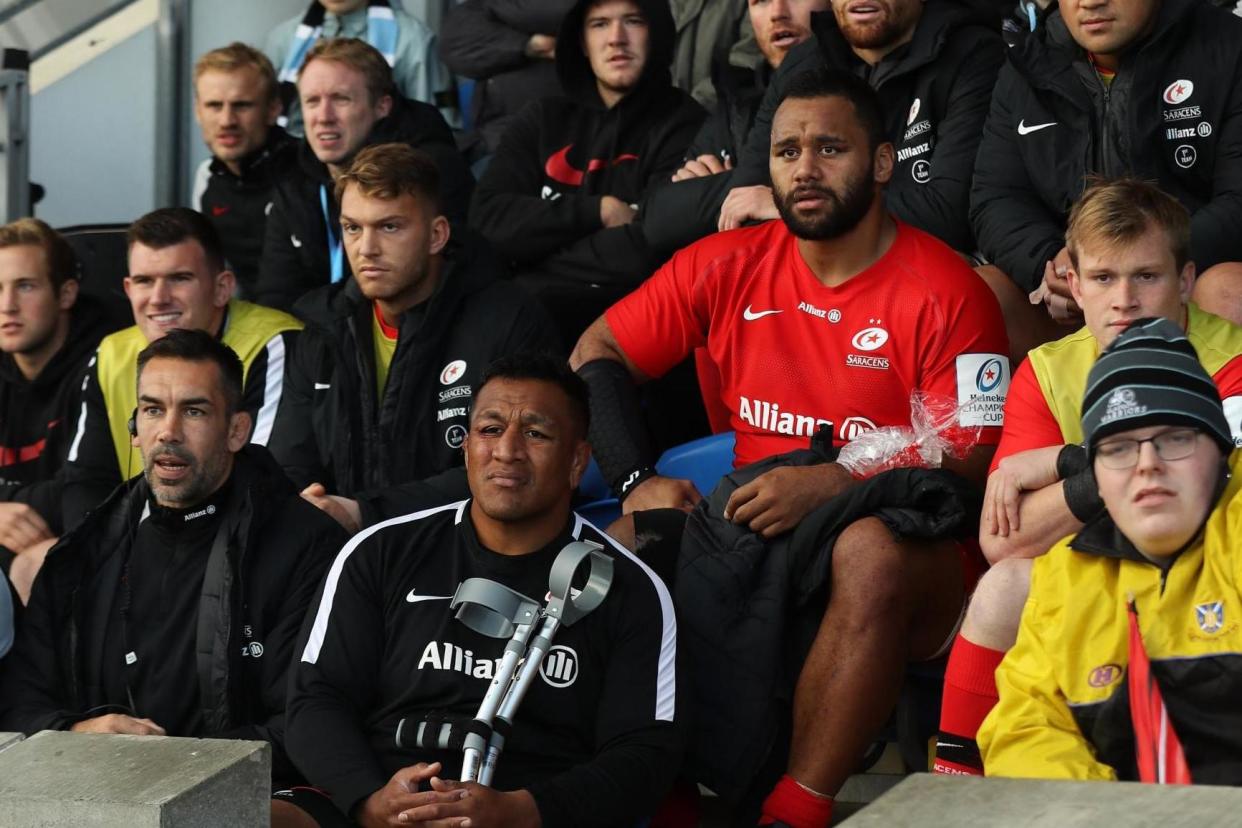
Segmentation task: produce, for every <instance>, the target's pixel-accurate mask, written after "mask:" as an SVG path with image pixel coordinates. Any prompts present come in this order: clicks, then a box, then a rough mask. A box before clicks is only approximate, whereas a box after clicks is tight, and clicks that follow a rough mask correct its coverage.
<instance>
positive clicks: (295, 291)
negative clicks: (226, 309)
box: [254, 97, 474, 311]
mask: <svg viewBox="0 0 1242 828" xmlns="http://www.w3.org/2000/svg"><path fill="white" fill-rule="evenodd" d="M394 142H400V143H406V144H409V145H410V146H412V147H414V148H415V149H418V150H422V151H423V152H425V153H427V154H428V155H429V156H431V159H432V160H433V161H435V163H436V167H438V168H439V171H440V199H441V209H442V211H443V213H444V215H446V216H447V217H448V218H449V220H450V221H452V222H458V221H461V220H464V219H465V216H466V208H467V205H468V204H469V203H470V191H471V190H472V188H473V187H474V178H473V176H471V175H470V170H469V168H467V167H466V162H465V160H464V159H463V158H462V157H461V154H460V153H458V152H457V145H456V144H455V143H454V142H453V133H452V131H451V130H449V127H448V124H446V123H445V122H444V117H443V116H442V115H441V114H440V112H439V110H437V109H436V108H435V107H434V106H431V105H430V104H425V103H422V102H421V101H410V100H406V99H405V98H401V97H394V98H393V108H392V112H390V113H389V114H388V115H387V116H385V117H384V118H381V119H380V120H379V121H377V122H376V123H375V126H374V128H372V130H371V135H370V136H369V137H368V138H367V140H366V143H365V144H363V146H373V145H375V144H387V143H394ZM292 155H293V157H292V158H291V159H290V161H289V163H287V164H286V165H285V166H284V168H283V169H282V170H281V171H280V172H279V174H277V175H276V186H275V187H274V188H273V190H272V212H271V214H270V215H269V216H268V218H267V229H266V231H265V237H264V240H263V257H262V260H261V261H260V263H259V281H258V283H257V285H256V287H255V299H254V301H255V302H257V303H258V304H260V305H267V306H269V307H273V308H279V309H280V310H283V311H292V309H293V305H294V303H295V302H296V301H297V300H298V298H299V297H301V296H303V295H304V294H306V293H307V292H308V291H311V290H313V289H315V288H317V287H320V286H321V285H326V284H328V283H329V282H330V281H331V274H332V266H331V259H330V257H329V253H328V235H327V223H326V222H325V220H324V214H323V205H322V203H321V201H320V188H321V187H322V188H324V192H325V194H326V196H327V204H328V219H329V220H330V221H331V224H332V229H333V232H335V233H337V234H338V238H339V234H340V215H341V211H340V205H338V204H337V203H336V198H335V197H334V194H333V193H334V190H333V183H332V176H331V175H330V174H329V172H328V167H327V165H326V164H324V163H323V162H322V161H320V160H319V159H318V158H316V157H315V153H314V152H313V151H312V150H311V148H310V144H308V143H307V142H306V141H305V140H303V141H302V143H301V144H300V145H299V146H298V149H297V152H296V153H293V154H292ZM344 266H345V273H344V276H345V278H346V279H347V278H348V277H349V261H348V260H345V261H344Z"/></svg>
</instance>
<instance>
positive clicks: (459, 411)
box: [436, 407, 466, 423]
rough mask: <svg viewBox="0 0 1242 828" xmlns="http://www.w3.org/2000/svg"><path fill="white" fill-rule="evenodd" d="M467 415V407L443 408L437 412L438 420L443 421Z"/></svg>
mask: <svg viewBox="0 0 1242 828" xmlns="http://www.w3.org/2000/svg"><path fill="white" fill-rule="evenodd" d="M464 416H466V409H465V408H464V407H462V408H441V409H440V410H439V411H437V412H436V422H438V423H442V422H444V421H445V420H451V419H453V418H454V417H464Z"/></svg>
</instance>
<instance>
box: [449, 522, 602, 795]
mask: <svg viewBox="0 0 1242 828" xmlns="http://www.w3.org/2000/svg"><path fill="white" fill-rule="evenodd" d="M602 550H603V547H602V546H600V545H599V544H597V543H591V542H589V541H574V542H573V543H570V544H568V545H566V546H565V548H564V549H562V550H561V551H560V552H559V553H558V554H557V556H556V560H554V561H553V562H552V571H551V573H550V575H549V577H548V593H549V595H550V598H549V600H548V603H547V606H545V607H543V608H542V610H541V611H540V612H539V613H538V616H537V617H531V616H528V615H527V613H528V611H529V604H530V603H533V602H531V600H530V599H529V598H526V597H525V596H522V595H521V594H520V593H517V592H514V591H513V590H511V589H509V588H508V587H505V586H502V585H500V584H498V583H496V582H495V581H489V580H487V579H485V578H471V579H469V580H466V581H463V582H462V584H461V586H459V587H458V588H457V593H456V594H455V595H454V596H453V606H454V607H455V608H457V619H458V620H459V621H461V622H462V623H463V624H465V625H466V626H467V627H469V628H470V629H472V630H474V631H475V632H477V633H480V634H482V635H488V636H491V637H493V638H504V637H505V636H506V635H510V636H512V637H511V638H510V639H509V643H508V644H506V645H505V652H504V656H503V657H502V659H501V663H500V669H499V670H497V672H496V676H495V677H494V678H493V679H492V683H491V685H489V687H488V689H487V694H486V695H485V696H484V697H483V702H482V704H480V705H479V711H478V713H477V714H475V717H474V721H473V722H471V724H470V728H469V731H468V733H467V734H466V737H465V742H464V747H463V750H464V753H465V756H464V758H463V760H462V767H461V780H462V781H463V782H479V783H480V784H482V785H490V784H491V781H492V777H493V776H494V775H495V772H496V763H497V762H498V761H499V759H500V753H501V751H502V750H503V749H504V743H505V734H506V733H507V732H508V730H509V728H510V726H511V725H512V724H513V717H514V714H516V713H517V709H518V705H520V704H521V703H522V699H523V698H524V697H525V696H526V691H527V690H528V689H529V688H530V683H531V682H532V681H533V680H534V678H535V675H536V674H538V672H539V667H540V665H541V664H542V662H543V657H544V656H545V655H547V652H548V650H549V649H550V648H551V646H552V637H553V636H554V635H555V634H556V630H557V629H558V628H559V627H560V626H561V625H562V624H563V625H565V626H570V625H572V624H574V623H575V622H577V621H579V620H580V619H581V618H582V617H583V616H585V615H587V614H588V613H589V612H591V611H592V610H594V609H595V608H596V607H598V606H599V605H600V604H601V603H602V602H603V600H604V598H605V597H606V596H607V595H608V588H609V587H610V586H611V585H612V574H613V563H612V558H610V557H608V556H607V555H605V554H604V553H603V551H602ZM584 563H586V564H587V565H588V566H589V571H588V574H587V578H586V583H585V584H584V585H583V587H582V589H581V590H577V589H574V588H573V583H574V579H575V576H576V575H577V574H578V572H579V570H580V569H581V567H582V565H583V564H584ZM535 606H536V608H537V607H538V605H537V604H536V605H535ZM532 631H535V632H534V636H533V639H532ZM519 661H520V662H521V663H520V664H519Z"/></svg>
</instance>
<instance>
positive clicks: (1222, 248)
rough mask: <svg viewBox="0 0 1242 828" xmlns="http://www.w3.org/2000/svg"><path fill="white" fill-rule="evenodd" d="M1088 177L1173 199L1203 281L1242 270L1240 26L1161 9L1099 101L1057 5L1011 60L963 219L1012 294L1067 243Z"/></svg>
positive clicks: (1223, 18)
mask: <svg viewBox="0 0 1242 828" xmlns="http://www.w3.org/2000/svg"><path fill="white" fill-rule="evenodd" d="M1093 173H1095V174H1103V175H1106V176H1110V177H1112V176H1117V175H1122V174H1130V175H1135V176H1138V177H1139V178H1143V179H1149V180H1153V181H1155V182H1157V183H1158V184H1159V185H1160V188H1161V189H1163V190H1164V191H1165V192H1167V193H1169V194H1170V195H1173V196H1174V197H1176V198H1177V199H1178V200H1179V201H1181V202H1182V204H1183V205H1185V206H1186V208H1187V209H1188V210H1189V211H1190V213H1191V224H1190V237H1191V239H1190V241H1191V243H1190V252H1191V257H1192V258H1193V259H1194V261H1195V263H1196V264H1197V265H1198V266H1199V269H1200V270H1203V269H1206V268H1208V267H1210V266H1212V265H1214V264H1217V263H1218V262H1223V261H1238V260H1242V20H1239V19H1238V18H1237V17H1235V16H1234V15H1232V14H1230V13H1229V12H1227V11H1224V10H1222V9H1218V8H1215V7H1214V6H1211V5H1210V4H1208V3H1204V2H1202V0H1164V2H1163V3H1161V4H1160V7H1159V12H1158V17H1157V20H1156V23H1155V27H1154V29H1153V31H1152V33H1151V34H1149V35H1148V36H1147V37H1146V38H1144V39H1143V41H1142V42H1141V43H1139V44H1138V46H1137V47H1136V48H1134V49H1132V50H1130V51H1129V52H1128V53H1126V54H1125V55H1124V56H1123V57H1122V59H1121V65H1120V68H1119V71H1118V72H1117V77H1116V79H1115V80H1114V81H1113V82H1112V85H1111V86H1110V87H1108V89H1107V90H1106V89H1105V87H1104V85H1103V83H1101V81H1100V80H1099V79H1098V78H1097V77H1096V75H1095V72H1094V70H1093V69H1092V68H1091V66H1090V64H1089V63H1088V61H1087V57H1086V55H1085V53H1084V52H1083V50H1082V49H1081V48H1079V47H1078V45H1077V44H1076V43H1074V41H1073V40H1072V39H1071V38H1070V36H1069V33H1068V31H1067V30H1066V28H1065V24H1064V22H1062V20H1061V15H1060V11H1059V10H1058V9H1057V8H1056V7H1055V6H1053V7H1052V10H1051V11H1050V12H1049V13H1048V14H1047V15H1045V17H1044V19H1043V22H1042V24H1041V25H1040V26H1039V27H1038V28H1037V29H1036V31H1035V32H1033V33H1031V34H1030V35H1028V36H1027V37H1025V38H1024V40H1023V41H1022V42H1021V43H1020V44H1018V45H1017V46H1015V47H1014V48H1013V49H1011V50H1010V52H1009V60H1008V62H1007V63H1006V65H1005V67H1004V69H1003V70H1002V71H1001V74H1000V79H999V80H998V81H997V83H996V92H995V94H994V95H993V97H992V110H991V112H990V114H989V115H988V120H987V125H986V127H985V128H984V131H983V143H982V144H981V145H980V147H979V159H978V163H977V165H976V167H975V179H974V185H973V188H972V191H971V209H970V215H971V221H972V223H973V224H974V228H975V233H976V234H977V236H978V239H979V246H980V248H981V249H982V251H983V253H984V254H985V255H986V256H987V257H989V258H990V259H991V260H992V261H993V262H994V263H995V264H996V265H998V266H999V267H1000V268H1001V269H1002V270H1004V271H1005V273H1007V274H1008V275H1009V277H1010V278H1011V279H1013V280H1014V281H1015V282H1016V283H1017V284H1018V285H1019V286H1020V287H1021V288H1022V289H1023V290H1026V291H1030V290H1034V289H1035V287H1036V286H1037V285H1038V284H1039V283H1040V282H1041V281H1042V279H1043V275H1044V265H1045V264H1046V263H1047V262H1048V260H1049V259H1051V258H1053V257H1054V256H1055V255H1056V254H1057V252H1058V251H1059V250H1060V249H1061V248H1062V247H1063V246H1064V245H1065V224H1066V221H1067V219H1068V217H1069V211H1070V207H1071V206H1072V205H1073V203H1074V201H1076V200H1077V199H1078V197H1079V196H1080V195H1081V194H1082V192H1083V190H1084V189H1085V187H1086V179H1087V177H1088V175H1090V174H1093Z"/></svg>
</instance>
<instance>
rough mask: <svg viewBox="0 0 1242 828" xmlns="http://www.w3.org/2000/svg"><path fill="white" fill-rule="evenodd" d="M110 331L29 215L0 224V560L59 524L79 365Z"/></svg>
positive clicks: (60, 244)
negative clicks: (61, 481) (62, 469)
mask: <svg viewBox="0 0 1242 828" xmlns="http://www.w3.org/2000/svg"><path fill="white" fill-rule="evenodd" d="M109 330H110V328H109V326H108V322H107V314H105V313H103V312H102V310H101V309H100V308H99V307H97V306H96V305H95V303H94V302H93V301H92V300H91V299H90V298H89V297H86V296H83V295H80V294H79V292H78V261H77V257H76V256H75V255H74V253H73V248H71V247H70V246H69V242H67V241H66V240H65V239H64V237H62V236H61V235H60V234H58V233H57V232H56V231H55V230H53V229H52V228H50V227H48V226H47V225H46V224H44V223H43V222H41V221H39V220H38V219H33V218H23V219H18V220H17V221H15V222H13V223H12V224H6V225H4V226H3V227H0V567H2V568H3V569H4V571H5V572H6V573H7V572H8V571H9V569H10V567H11V565H12V564H13V560H14V557H13V556H14V555H22V554H23V553H24V552H26V551H27V550H31V551H32V552H33V551H34V550H35V549H36V548H46V546H47V545H48V544H50V542H51V540H52V539H53V538H55V537H56V535H58V534H59V533H60V531H61V519H60V476H59V472H60V468H61V466H62V465H63V464H64V462H65V455H66V454H67V453H68V451H69V440H70V437H71V436H72V434H73V422H74V419H73V418H74V417H75V416H76V414H77V409H78V408H79V407H80V405H81V390H82V372H83V371H84V370H85V369H86V363H87V360H89V359H90V357H91V354H92V353H93V352H94V350H95V346H96V345H98V344H99V340H100V339H101V338H102V337H103V336H104V334H106V333H108V332H109ZM0 589H7V587H0Z"/></svg>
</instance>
